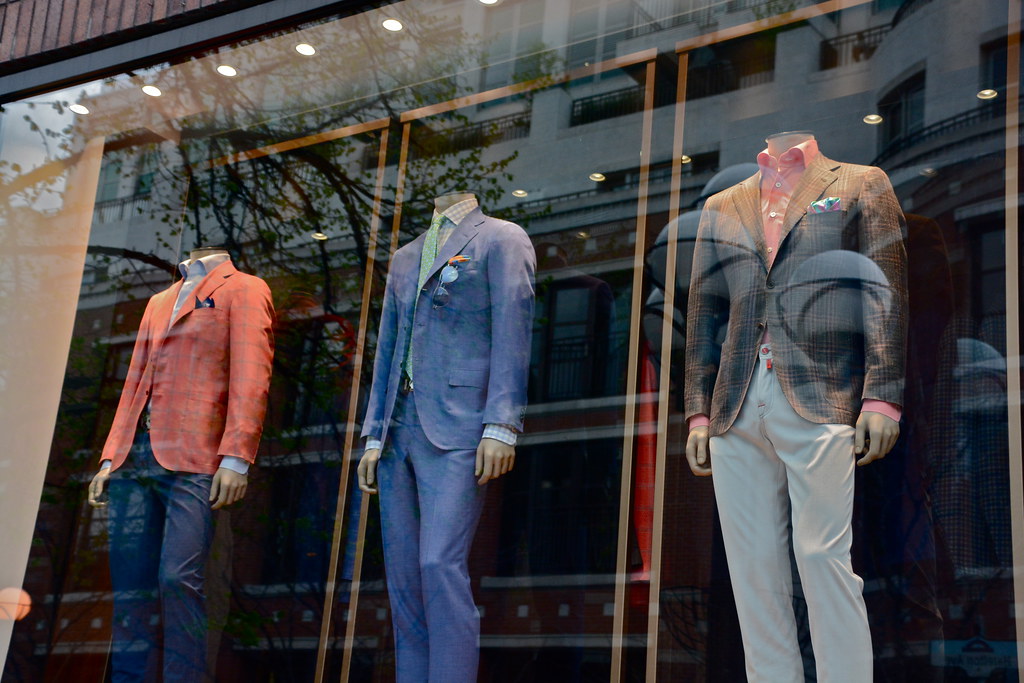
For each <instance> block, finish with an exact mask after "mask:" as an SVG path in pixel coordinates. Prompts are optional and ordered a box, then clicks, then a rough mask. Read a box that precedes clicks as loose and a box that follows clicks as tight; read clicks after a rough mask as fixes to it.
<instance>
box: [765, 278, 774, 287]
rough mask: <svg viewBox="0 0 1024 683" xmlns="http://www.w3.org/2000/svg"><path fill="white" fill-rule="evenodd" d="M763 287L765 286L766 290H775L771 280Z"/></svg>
mask: <svg viewBox="0 0 1024 683" xmlns="http://www.w3.org/2000/svg"><path fill="white" fill-rule="evenodd" d="M765 286H766V287H767V288H768V289H775V283H774V282H773V281H772V280H768V282H767V283H765Z"/></svg>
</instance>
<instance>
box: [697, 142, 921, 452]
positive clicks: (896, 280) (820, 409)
mask: <svg viewBox="0 0 1024 683" xmlns="http://www.w3.org/2000/svg"><path fill="white" fill-rule="evenodd" d="M760 181H761V175H760V173H758V174H755V175H754V176H752V177H750V178H748V179H747V180H744V181H743V182H741V183H739V184H737V185H734V186H733V187H731V188H729V189H727V190H724V191H722V192H720V193H718V194H716V195H714V196H712V197H710V198H709V199H708V201H707V203H706V204H705V206H704V210H703V213H702V215H701V222H700V228H699V231H698V235H697V242H696V247H695V251H694V257H693V270H692V274H691V280H690V296H689V305H688V310H687V343H686V370H685V372H686V377H685V390H684V404H685V405H684V410H685V414H686V417H687V418H689V417H692V416H693V415H697V414H704V415H707V416H709V417H710V420H711V426H710V434H711V435H712V436H716V435H719V434H722V433H724V432H725V431H726V430H728V429H729V427H730V426H731V425H732V423H733V421H734V420H735V419H736V416H737V414H738V413H739V410H740V406H741V404H742V403H743V399H744V396H745V395H746V391H747V386H748V384H749V383H750V378H751V375H752V373H753V369H754V365H755V359H756V349H757V345H758V343H759V342H760V341H761V338H762V336H763V334H764V330H765V327H766V326H767V328H768V330H769V331H770V333H771V340H772V348H773V354H774V361H773V367H774V369H775V371H776V372H777V376H778V379H779V384H780V385H781V387H782V390H783V392H784V393H785V395H786V397H787V398H788V399H789V402H790V403H791V404H792V406H793V408H794V409H795V410H796V411H797V413H799V414H800V415H801V416H803V417H804V418H806V419H807V420H810V421H812V422H816V423H828V424H849V425H853V424H854V423H855V421H856V419H857V416H858V415H859V413H860V405H861V402H862V400H863V399H878V400H881V401H888V402H890V403H895V404H898V405H902V403H903V383H904V366H905V363H906V336H907V281H906V261H907V255H906V249H905V247H904V233H905V223H904V218H903V212H902V211H901V210H900V206H899V203H898V201H897V200H896V196H895V194H894V192H893V190H892V185H890V183H889V179H888V177H887V176H886V175H885V173H884V172H883V171H882V170H881V169H878V168H875V167H871V166H858V165H855V164H844V163H839V162H835V161H832V160H830V159H827V158H825V157H824V156H822V155H818V156H817V157H815V158H814V159H813V160H812V161H811V163H810V165H809V166H808V167H807V169H806V170H805V171H804V174H803V176H802V177H801V179H800V182H799V183H798V185H797V187H796V188H795V190H794V192H793V197H792V199H791V201H790V204H789V208H788V210H787V211H786V216H785V219H784V222H783V226H782V234H781V238H780V241H779V247H778V252H777V253H776V257H775V261H774V263H773V265H772V267H771V268H770V269H769V267H768V255H767V248H766V245H765V239H764V227H763V219H762V214H761V209H760ZM834 197H838V198H839V202H838V206H837V207H836V208H837V210H833V211H826V212H823V213H814V212H812V211H809V207H810V205H811V204H812V203H813V202H816V201H819V200H824V199H825V198H834Z"/></svg>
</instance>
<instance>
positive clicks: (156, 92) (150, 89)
mask: <svg viewBox="0 0 1024 683" xmlns="http://www.w3.org/2000/svg"><path fill="white" fill-rule="evenodd" d="M142 92H144V93H146V94H147V95H149V96H150V97H160V96H161V95H163V93H162V92H160V88H158V87H156V86H155V85H144V86H142Z"/></svg>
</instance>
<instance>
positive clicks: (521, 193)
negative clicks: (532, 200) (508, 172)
mask: <svg viewBox="0 0 1024 683" xmlns="http://www.w3.org/2000/svg"><path fill="white" fill-rule="evenodd" d="M529 194H530V193H529V192H527V191H526V190H512V196H513V197H519V198H520V199H522V198H523V197H526V196H528V195H529Z"/></svg>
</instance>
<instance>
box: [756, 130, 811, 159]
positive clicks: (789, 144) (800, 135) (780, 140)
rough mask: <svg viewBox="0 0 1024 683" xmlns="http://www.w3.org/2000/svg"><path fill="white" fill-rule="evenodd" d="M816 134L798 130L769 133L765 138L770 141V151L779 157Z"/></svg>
mask: <svg viewBox="0 0 1024 683" xmlns="http://www.w3.org/2000/svg"><path fill="white" fill-rule="evenodd" d="M813 139H814V135H813V134H812V133H811V132H809V131H806V130H798V131H792V132H786V133H776V134H775V135H769V136H768V137H767V138H765V142H767V143H768V153H769V154H771V155H772V156H773V157H775V158H776V159H778V158H779V157H780V156H781V155H783V154H785V153H786V152H788V151H789V150H791V149H792V148H794V147H796V146H797V145H801V144H803V143H805V142H807V141H808V140H813Z"/></svg>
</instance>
